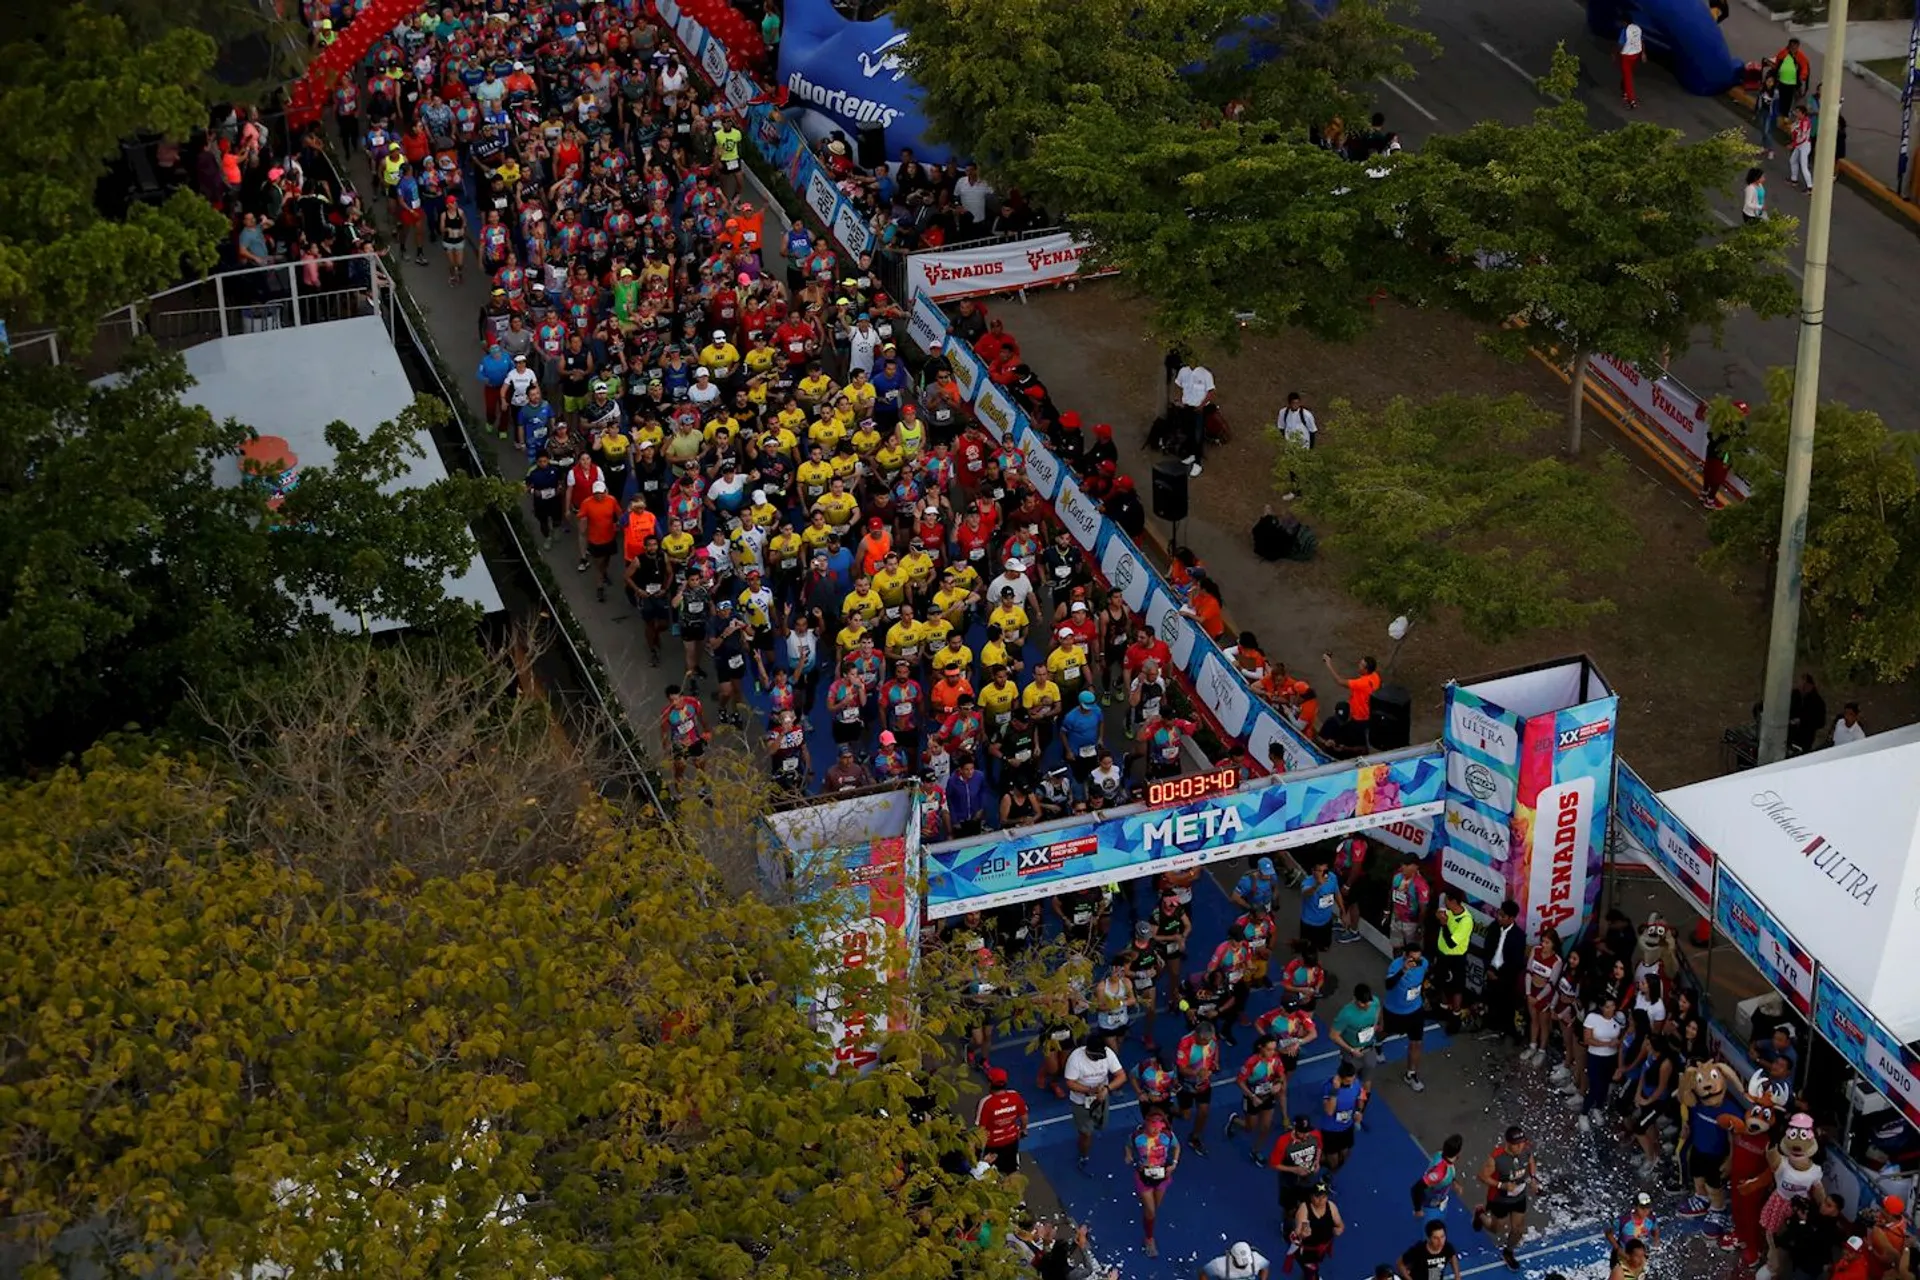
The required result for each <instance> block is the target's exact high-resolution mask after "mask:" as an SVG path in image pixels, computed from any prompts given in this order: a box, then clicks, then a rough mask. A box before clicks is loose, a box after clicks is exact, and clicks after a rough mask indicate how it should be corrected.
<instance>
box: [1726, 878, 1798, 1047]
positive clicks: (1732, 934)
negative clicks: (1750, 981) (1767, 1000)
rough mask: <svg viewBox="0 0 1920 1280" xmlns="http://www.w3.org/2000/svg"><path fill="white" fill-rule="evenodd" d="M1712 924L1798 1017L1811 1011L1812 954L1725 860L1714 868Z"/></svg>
mask: <svg viewBox="0 0 1920 1280" xmlns="http://www.w3.org/2000/svg"><path fill="white" fill-rule="evenodd" d="M1713 925H1714V928H1716V929H1718V930H1720V932H1721V933H1724V934H1726V935H1727V939H1728V941H1730V942H1732V943H1733V945H1734V946H1735V947H1736V948H1737V949H1738V950H1739V952H1740V954H1741V955H1743V956H1745V957H1746V958H1747V959H1749V960H1751V961H1752V962H1753V965H1754V967H1755V968H1756V969H1758V970H1760V972H1761V974H1762V975H1764V976H1765V977H1766V979H1767V981H1769V982H1771V983H1772V984H1773V985H1774V986H1775V987H1777V988H1779V991H1780V994H1781V995H1783V996H1785V997H1786V998H1787V1002H1788V1003H1789V1004H1791V1005H1792V1006H1793V1007H1794V1008H1795V1009H1797V1010H1799V1011H1800V1014H1801V1016H1802V1017H1805V1016H1806V1015H1808V1014H1810V1013H1812V1012H1813V957H1812V956H1810V955H1808V954H1807V950H1806V948H1805V947H1802V946H1801V945H1800V944H1799V943H1798V942H1796V941H1794V938H1793V935H1792V934H1790V933H1788V932H1787V930H1786V926H1785V925H1783V924H1781V923H1780V921H1779V920H1777V919H1775V918H1774V915H1773V913H1772V912H1770V911H1768V910H1767V909H1766V908H1765V907H1763V906H1761V905H1760V899H1758V898H1756V897H1754V896H1753V893H1752V892H1751V891H1750V890H1749V889H1748V888H1747V886H1746V885H1745V884H1743V883H1742V882H1741V880H1740V878H1739V877H1738V876H1736V875H1734V874H1733V872H1731V871H1729V870H1727V866H1726V864H1725V863H1721V864H1720V866H1719V868H1718V869H1717V870H1716V871H1715V872H1714V878H1713Z"/></svg>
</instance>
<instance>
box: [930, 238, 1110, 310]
mask: <svg viewBox="0 0 1920 1280" xmlns="http://www.w3.org/2000/svg"><path fill="white" fill-rule="evenodd" d="M1091 247H1092V246H1090V245H1089V244H1088V243H1087V242H1086V241H1084V240H1080V239H1077V238H1075V237H1074V236H1072V235H1069V234H1068V233H1067V232H1065V231H1056V232H1053V233H1052V234H1051V235H1044V236H1034V237H1033V238H1032V239H1028V240H1010V241H1007V242H1005V243H1003V244H981V245H972V246H970V247H966V248H959V249H935V250H933V251H931V252H928V253H916V254H914V255H913V256H912V257H910V258H908V259H907V285H908V292H909V293H910V294H911V293H912V292H913V291H914V290H916V289H919V290H924V291H925V292H926V294H927V296H928V297H930V298H932V299H933V300H934V301H936V302H952V301H953V300H955V299H957V298H968V297H974V296H977V295H979V294H985V293H1011V292H1014V291H1015V290H1018V289H1033V288H1038V287H1039V286H1041V285H1050V284H1065V283H1066V282H1067V281H1069V280H1072V279H1076V278H1083V277H1092V276H1095V275H1111V274H1113V273H1112V272H1111V271H1110V270H1109V271H1101V272H1092V271H1089V272H1082V271H1081V270H1080V259H1081V257H1082V255H1084V254H1085V253H1086V252H1087V250H1088V249H1089V248H1091Z"/></svg>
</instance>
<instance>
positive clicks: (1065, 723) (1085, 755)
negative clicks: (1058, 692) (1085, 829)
mask: <svg viewBox="0 0 1920 1280" xmlns="http://www.w3.org/2000/svg"><path fill="white" fill-rule="evenodd" d="M1106 723H1107V718H1106V717H1105V716H1103V715H1101V714H1100V699H1099V697H1098V696H1097V695H1096V694H1095V693H1094V692H1093V691H1092V690H1091V689H1083V690H1082V691H1081V693H1080V700H1079V702H1077V703H1076V704H1075V705H1074V708H1073V710H1071V711H1069V712H1067V714H1065V715H1064V716H1061V717H1060V748H1061V750H1063V751H1065V752H1066V755H1067V763H1068V765H1069V766H1071V767H1072V769H1073V778H1074V781H1075V782H1077V783H1079V784H1080V789H1081V790H1082V791H1085V790H1086V787H1087V779H1088V778H1090V777H1092V776H1093V766H1094V765H1096V764H1098V763H1100V735H1101V733H1102V732H1103V731H1104V730H1105V728H1106Z"/></svg>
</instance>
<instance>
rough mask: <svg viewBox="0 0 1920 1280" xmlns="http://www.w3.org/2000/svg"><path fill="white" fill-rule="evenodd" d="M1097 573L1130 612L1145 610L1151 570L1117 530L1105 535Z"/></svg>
mask: <svg viewBox="0 0 1920 1280" xmlns="http://www.w3.org/2000/svg"><path fill="white" fill-rule="evenodd" d="M1027 470H1028V471H1029V472H1031V471H1032V470H1033V463H1032V462H1031V461H1029V462H1028V463H1027ZM1036 485H1037V481H1036ZM1100 576H1101V577H1103V578H1105V579H1106V580H1107V585H1108V586H1110V587H1112V588H1113V589H1114V590H1115V591H1118V592H1119V593H1120V598H1121V599H1122V600H1125V601H1126V602H1127V608H1128V609H1129V610H1130V611H1132V612H1134V613H1142V612H1144V611H1145V610H1146V607H1147V594H1148V593H1149V592H1151V591H1152V590H1153V569H1152V567H1151V566H1150V565H1148V563H1147V558H1146V557H1145V556H1143V555H1141V554H1140V549H1139V548H1138V547H1136V546H1134V545H1133V540H1132V539H1130V538H1128V537H1127V535H1126V534H1124V533H1122V532H1120V530H1118V529H1115V530H1114V531H1113V532H1112V533H1111V534H1109V535H1107V545H1106V547H1105V548H1103V549H1102V550H1101V552H1100Z"/></svg>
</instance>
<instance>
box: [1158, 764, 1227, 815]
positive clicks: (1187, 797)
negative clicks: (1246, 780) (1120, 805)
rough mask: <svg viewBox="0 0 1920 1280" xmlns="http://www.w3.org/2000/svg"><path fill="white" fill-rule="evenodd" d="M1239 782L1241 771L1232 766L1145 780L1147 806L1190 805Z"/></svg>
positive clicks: (1218, 794)
mask: <svg viewBox="0 0 1920 1280" xmlns="http://www.w3.org/2000/svg"><path fill="white" fill-rule="evenodd" d="M1239 785H1240V770H1239V769H1238V768H1237V767H1235V766H1233V765H1225V766H1223V767H1221V768H1218V769H1213V770H1210V771H1208V772H1206V773H1189V774H1187V775H1185V776H1184V777H1179V778H1156V779H1154V780H1153V781H1151V782H1149V783H1147V805H1148V807H1149V808H1154V809H1160V808H1165V807H1166V806H1167V805H1173V804H1191V803H1193V802H1194V801H1195V800H1204V799H1206V798H1207V797H1208V796H1222V795H1225V794H1226V793H1227V792H1229V791H1232V790H1233V789H1234V788H1236V787H1238V786H1239Z"/></svg>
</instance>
